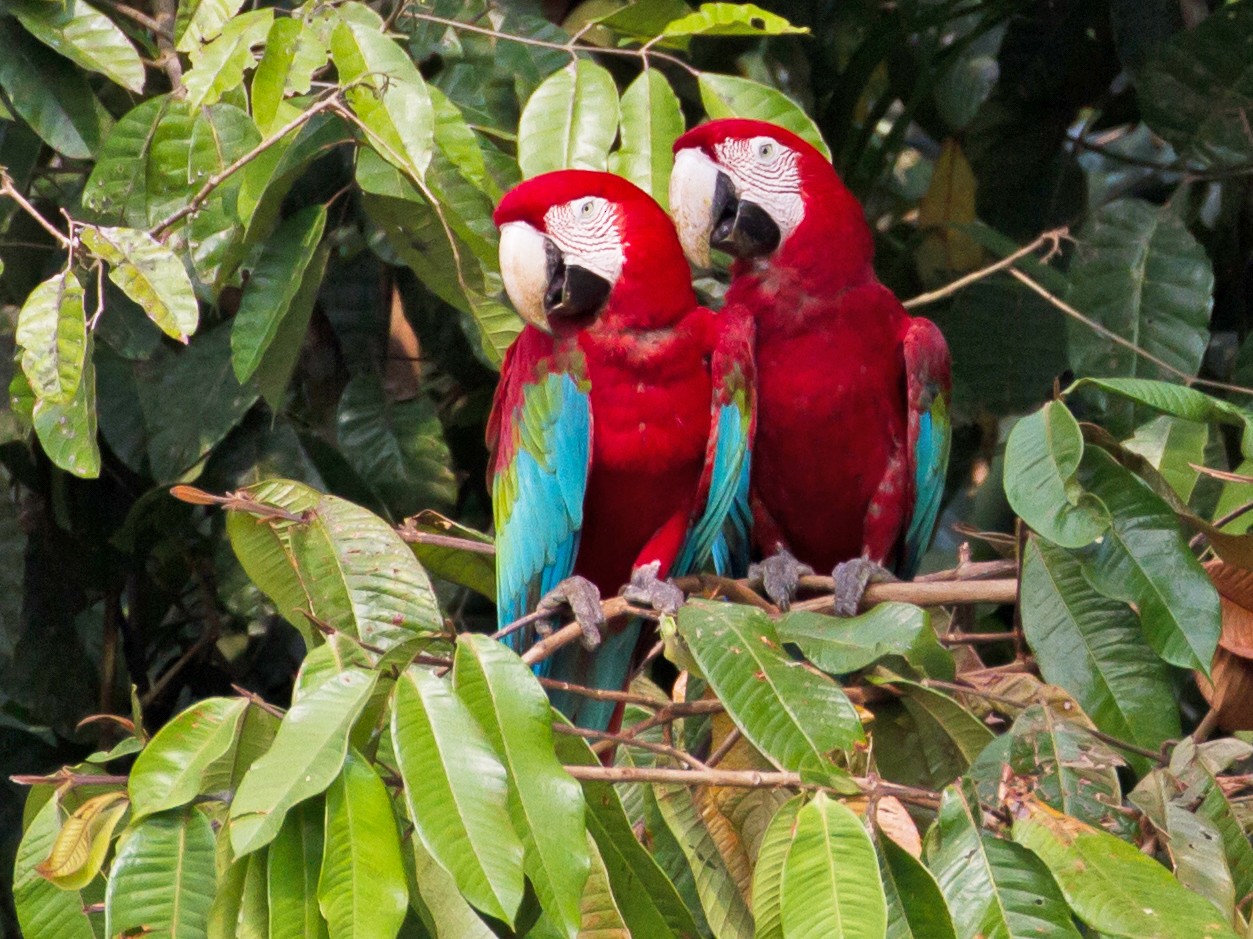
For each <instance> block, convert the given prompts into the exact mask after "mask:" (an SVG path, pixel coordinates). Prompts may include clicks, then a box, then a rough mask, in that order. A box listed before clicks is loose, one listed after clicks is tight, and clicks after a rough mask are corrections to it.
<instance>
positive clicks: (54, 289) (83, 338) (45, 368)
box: [14, 270, 87, 404]
mask: <svg viewBox="0 0 1253 939" xmlns="http://www.w3.org/2000/svg"><path fill="white" fill-rule="evenodd" d="M14 338H15V339H16V341H17V344H18V345H19V346H21V347H22V371H23V372H25V373H26V378H27V380H28V381H30V387H31V390H32V391H34V392H35V394H36V396H37V397H39V398H46V399H48V400H50V401H55V402H57V403H59V404H65V403H66V402H68V401H69V400H70V399H72V398H73V397H74V394H75V392H77V391H78V383H79V381H80V380H81V379H82V377H83V364H84V361H85V359H86V357H87V320H86V313H85V311H84V310H83V287H82V285H81V284H80V283H79V282H78V278H77V277H75V276H74V273H73V272H72V271H69V270H65V271H62V272H61V273H60V274H54V275H53V276H52V277H49V278H48V279H47V280H45V281H44V282H43V283H42V284H40V285H39V286H38V287H36V288H35V289H34V290H32V291H31V293H30V296H29V297H27V298H26V302H25V303H24V304H22V311H21V312H20V313H19V314H18V316H17V333H16V334H15V336H14Z"/></svg>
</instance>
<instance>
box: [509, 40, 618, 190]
mask: <svg viewBox="0 0 1253 939" xmlns="http://www.w3.org/2000/svg"><path fill="white" fill-rule="evenodd" d="M617 133H618V89H617V87H616V86H615V85H614V82H613V76H611V75H610V74H609V72H608V71H606V70H605V69H604V68H603V67H602V66H600V65H597V64H596V63H595V62H592V61H590V60H588V59H578V60H577V61H575V62H572V63H570V65H568V66H567V67H566V68H563V69H561V70H559V71H556V72H553V74H552V75H550V76H549V77H548V78H546V79H545V80H544V83H543V84H542V85H540V86H539V87H538V88H536V89H535V93H534V94H532V95H531V97H530V100H528V101H527V103H526V107H525V108H523V110H522V117H521V118H520V119H519V121H518V165H519V166H520V167H521V168H522V175H523V176H524V177H531V176H538V175H539V174H540V173H547V172H550V171H551V170H560V169H585V170H603V169H605V168H606V163H607V160H608V156H609V147H610V146H611V145H612V144H613V141H614V137H616V136H617Z"/></svg>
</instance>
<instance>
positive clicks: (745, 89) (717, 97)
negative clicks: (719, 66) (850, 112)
mask: <svg viewBox="0 0 1253 939" xmlns="http://www.w3.org/2000/svg"><path fill="white" fill-rule="evenodd" d="M699 82H700V100H701V103H702V104H704V106H705V113H706V114H708V115H709V116H710V117H748V118H753V119H754V120H758V121H770V122H771V123H773V124H778V125H779V126H780V127H783V128H786V129H787V130H790V131H791V132H792V133H794V134H796V135H797V136H799V137H801V138H803V139H804V140H806V141H807V142H809V143H811V144H813V146H814V147H815V148H816V149H817V151H818V152H819V153H821V154H822V155H823V156H824V157H826V158H827V159H828V160H829V159H831V150H830V148H829V147H827V142H826V141H825V140H823V139H822V134H821V133H820V132H819V130H818V127H817V125H816V124H814V122H813V119H812V118H811V117H810V116H809V115H808V114H806V113H805V112H804V111H802V110H801V108H800V106H799V105H797V104H796V102H795V101H793V100H792V99H791V98H789V97H788V96H787V95H785V94H784V93H783V92H781V91H779V90H777V89H775V88H771V87H770V86H769V85H762V84H760V83H758V82H755V81H752V80H751V79H748V78H740V77H739V76H738V75H719V74H717V73H716V72H702V73H701V76H700V80H699Z"/></svg>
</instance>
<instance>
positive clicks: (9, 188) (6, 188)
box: [0, 169, 74, 251]
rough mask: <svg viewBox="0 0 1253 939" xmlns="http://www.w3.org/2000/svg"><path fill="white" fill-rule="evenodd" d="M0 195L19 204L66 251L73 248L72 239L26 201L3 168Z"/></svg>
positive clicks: (0, 174)
mask: <svg viewBox="0 0 1253 939" xmlns="http://www.w3.org/2000/svg"><path fill="white" fill-rule="evenodd" d="M0 195H4V196H8V197H9V198H10V199H12V200H13V201H14V202H16V203H17V204H18V205H19V206H21V208H22V211H23V212H25V213H26V214H27V215H29V216H30V217H31V218H33V219H34V220H35V221H36V222H38V223H39V227H40V228H42V229H43V230H44V231H46V232H47V233H48V234H49V235H51V236H52V237H53V238H55V239H56V241H57V243H58V244H60V245H61V247H62V248H64V249H65V250H66V251H72V250H73V248H74V242H73V240H72V239H71V238H69V237H68V236H67V235H63V234H61V232H60V231H59V230H58V229H57V227H56V226H55V225H53V224H52V223H51V222H50V221H48V220H47V219H46V218H44V217H43V216H42V215H40V214H39V210H38V209H36V208H35V207H34V206H33V205H31V204H30V202H28V201H27V199H26V197H25V196H24V195H22V194H21V193H20V192H19V191H18V189H17V187H16V186H14V185H13V179H12V177H11V176H9V174H8V173H6V172H4V170H3V169H0Z"/></svg>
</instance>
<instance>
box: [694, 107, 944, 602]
mask: <svg viewBox="0 0 1253 939" xmlns="http://www.w3.org/2000/svg"><path fill="white" fill-rule="evenodd" d="M674 150H675V164H674V172H673V175H672V176H671V185H670V206H671V212H672V213H673V214H674V217H675V221H676V224H677V226H678V230H679V236H680V238H681V240H682V242H683V246H684V250H685V251H686V252H687V253H688V256H689V257H690V258H691V259H692V260H693V262H694V263H696V264H698V265H705V266H708V264H709V253H710V248H711V247H713V248H718V249H720V250H724V251H727V252H728V253H730V254H731V255H732V256H733V257H734V259H735V260H734V263H733V266H732V268H731V275H732V278H731V286H730V288H729V289H728V291H727V295H726V307H725V308H724V312H725V311H727V310H730V311H732V315H740V314H739V313H738V311H746V312H747V313H749V314H751V315H752V316H753V317H754V319H755V320H756V324H757V340H756V343H757V344H756V368H757V408H758V412H757V413H758V421H759V423H758V429H757V437H756V442H755V444H754V449H753V466H752V506H753V521H754V540H755V541H756V543H757V545H758V547H759V548H760V549H761V550H762V551H763V552H764V553H770V552H778V553H777V554H776V555H775V556H774V557H773V558H770V559H769V560H768V561H767V562H766V563H765V564H764V565H763V566H762V568H761V569H760V573H759V576H761V577H762V579H763V580H764V582H765V586H766V589H767V592H768V593H770V594H771V595H772V597H773V598H774V599H775V600H776V602H779V603H781V604H783V605H786V604H787V603H788V602H790V600H791V596H792V594H793V593H794V591H795V586H796V577H797V574H798V568H800V567H801V566H804V565H808V566H810V567H812V568H819V569H821V570H824V571H825V570H832V568H833V567H834V568H835V570H834V571H833V576H834V577H835V579H836V607H837V612H840V613H841V614H844V615H851V614H852V613H853V612H855V611H856V609H857V604H858V603H859V602H860V598H861V594H862V592H863V591H864V589H865V586H866V583H867V581H868V580H869V579H872V578H876V579H877V578H879V577H886V576H889V575H890V573H894V574H895V575H897V576H900V577H911V576H913V574H914V573H915V572H916V570H917V566H918V562H919V560H920V559H921V556H922V554H923V552H924V551H925V550H926V548H927V545H928V544H929V542H930V540H931V535H932V532H933V530H934V528H935V523H936V517H937V515H938V514H939V509H940V499H941V496H942V495H943V490H944V476H945V471H946V469H947V465H948V452H949V441H950V438H951V424H950V418H949V399H950V394H951V388H952V379H951V369H950V361H949V353H948V346H947V345H946V343H945V342H944V337H943V335H942V334H941V333H940V330H939V329H938V328H937V327H936V326H935V324H934V323H932V322H930V321H929V320H925V319H921V318H912V317H910V315H909V314H908V313H907V312H906V311H905V308H904V307H903V306H901V303H900V301H899V300H897V298H896V297H895V296H894V295H893V294H892V293H891V291H889V290H888V289H887V288H886V287H884V286H883V285H882V284H881V283H879V281H878V279H877V278H876V277H875V273H874V268H873V266H872V261H873V259H874V239H873V237H872V235H871V231H870V227H869V226H868V225H867V224H866V220H865V216H864V214H863V212H862V208H861V206H860V205H859V204H858V202H857V200H856V199H855V198H854V197H853V195H852V193H850V192H849V191H848V189H847V188H845V186H844V184H843V183H842V182H841V181H840V178H839V176H838V175H837V174H836V172H835V170H834V169H833V168H832V166H831V164H830V163H829V162H828V161H827V160H826V159H825V158H824V157H823V156H822V154H821V153H819V152H818V150H817V149H815V148H814V147H813V146H811V145H810V144H809V143H807V142H806V141H804V140H803V139H801V138H800V137H798V136H797V135H796V134H793V133H790V132H789V131H787V130H784V129H783V128H781V127H778V126H776V125H774V124H770V123H766V122H763V121H751V120H739V119H727V120H715V121H710V122H708V123H706V124H704V125H701V126H699V127H697V128H695V129H693V130H691V131H689V132H687V133H686V134H684V135H683V136H681V137H680V138H679V139H678V140H677V141H676V142H675V144H674ZM798 560H799V564H798ZM885 567H887V568H891V571H890V572H889V571H888V570H885Z"/></svg>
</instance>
